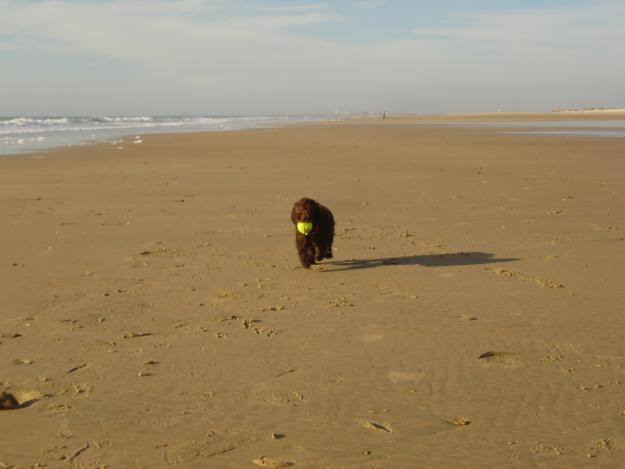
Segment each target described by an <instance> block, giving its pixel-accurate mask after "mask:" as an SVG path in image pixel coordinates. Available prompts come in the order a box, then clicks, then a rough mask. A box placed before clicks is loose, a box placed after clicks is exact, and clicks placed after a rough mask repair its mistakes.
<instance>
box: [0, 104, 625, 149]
mask: <svg viewBox="0 0 625 469" xmlns="http://www.w3.org/2000/svg"><path fill="white" fill-rule="evenodd" d="M621 120H625V109H612V110H602V111H594V110H588V111H584V110H581V111H552V112H548V113H535V112H501V113H470V114H423V115H417V114H406V115H404V114H397V115H390V116H388V117H387V118H386V119H382V118H381V116H374V115H367V116H358V115H341V116H340V118H338V119H330V118H328V119H321V120H294V121H290V122H282V123H278V124H274V125H269V126H259V127H250V128H235V129H215V130H191V131H178V132H176V131H172V132H165V131H163V132H160V131H159V132H139V131H135V132H129V133H128V134H124V135H118V136H110V137H106V138H103V139H102V140H96V141H85V142H82V143H74V144H71V145H67V146H58V147H52V148H45V149H39V150H37V149H35V150H32V151H23V152H17V153H6V154H0V158H3V157H19V156H25V157H33V156H41V157H46V156H47V155H48V154H50V153H51V152H56V151H61V152H62V151H64V150H67V149H71V148H73V147H77V146H78V147H89V146H99V145H109V144H110V145H114V146H119V145H128V144H132V143H141V142H137V141H136V140H137V139H139V140H140V139H141V138H142V137H145V136H154V135H190V134H205V133H214V132H218V133H219V132H239V131H246V130H262V129H267V130H270V129H280V128H289V127H298V126H308V125H313V126H318V125H320V126H324V125H338V124H343V125H350V124H360V123H363V122H367V123H375V124H382V125H394V124H395V125H399V124H410V123H415V124H427V123H432V124H433V125H436V124H441V125H445V124H448V123H462V122H466V123H467V124H468V123H473V124H479V123H483V124H484V129H486V130H488V129H490V130H494V128H492V127H489V126H488V124H494V123H498V122H500V123H511V124H512V123H519V124H520V125H519V128H524V127H523V124H524V123H528V122H534V121H535V122H546V123H547V122H557V121H563V122H571V123H574V122H579V121H621ZM133 136H134V137H133ZM133 138H134V141H131V140H132V139H133Z"/></svg>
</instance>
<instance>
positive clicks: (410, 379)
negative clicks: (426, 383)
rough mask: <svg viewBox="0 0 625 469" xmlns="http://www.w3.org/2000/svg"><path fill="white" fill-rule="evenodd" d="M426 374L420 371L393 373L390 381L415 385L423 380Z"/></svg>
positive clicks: (390, 374) (390, 375)
mask: <svg viewBox="0 0 625 469" xmlns="http://www.w3.org/2000/svg"><path fill="white" fill-rule="evenodd" d="M423 374H424V372H423V371H422V370H419V371H391V372H389V374H388V379H389V381H390V382H391V383H408V384H414V383H416V382H418V381H421V380H422V379H423Z"/></svg>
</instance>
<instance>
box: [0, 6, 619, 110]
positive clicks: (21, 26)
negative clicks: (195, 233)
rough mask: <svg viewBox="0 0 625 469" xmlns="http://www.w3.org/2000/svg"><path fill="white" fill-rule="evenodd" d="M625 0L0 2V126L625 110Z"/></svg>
mask: <svg viewBox="0 0 625 469" xmlns="http://www.w3.org/2000/svg"><path fill="white" fill-rule="evenodd" d="M624 18H625V0H594V1H589V0H571V1H563V0H544V1H538V0H523V1H509V0H466V1H460V0H439V1H436V2H434V1H422V0H413V1H408V0H406V1H402V0H395V1H393V0H327V1H323V0H319V1H303V0H300V1H296V0H294V1H287V0H265V1H261V0H110V1H107V0H100V1H96V0H0V116H52V115H55V116H59V115H268V114H280V113H320V114H329V113H334V112H335V111H338V112H382V111H384V110H386V111H387V112H388V113H419V114H421V113H452V112H490V111H550V110H553V109H560V108H586V107H625V20H624Z"/></svg>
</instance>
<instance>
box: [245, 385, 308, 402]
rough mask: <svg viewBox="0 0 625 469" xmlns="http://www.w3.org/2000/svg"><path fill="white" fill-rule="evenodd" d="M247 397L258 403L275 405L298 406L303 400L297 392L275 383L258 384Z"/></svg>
mask: <svg viewBox="0 0 625 469" xmlns="http://www.w3.org/2000/svg"><path fill="white" fill-rule="evenodd" d="M247 398H248V399H252V400H254V401H256V402H258V403H259V404H267V405H277V406H283V405H287V406H298V405H300V404H301V403H302V402H303V401H304V396H303V395H302V394H300V393H299V392H297V391H291V390H285V389H282V388H281V387H280V386H279V385H277V384H273V385H267V384H258V385H256V386H254V388H252V390H251V392H250V394H249V395H248V396H247Z"/></svg>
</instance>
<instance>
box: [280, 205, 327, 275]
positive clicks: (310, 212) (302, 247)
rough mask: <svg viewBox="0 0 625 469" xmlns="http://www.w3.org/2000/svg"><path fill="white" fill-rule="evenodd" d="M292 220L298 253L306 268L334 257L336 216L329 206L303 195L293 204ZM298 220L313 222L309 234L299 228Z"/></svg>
mask: <svg viewBox="0 0 625 469" xmlns="http://www.w3.org/2000/svg"><path fill="white" fill-rule="evenodd" d="M291 221H292V222H293V224H294V225H295V227H296V228H295V246H297V254H298V255H299V260H300V261H301V262H302V265H303V266H304V267H305V268H308V267H310V266H311V265H312V264H314V263H315V261H316V262H319V261H321V260H323V259H324V258H325V259H331V258H332V241H333V239H334V217H333V216H332V212H330V210H329V209H328V208H327V207H324V206H323V205H321V204H320V203H318V202H316V201H315V200H313V199H309V198H307V197H303V198H301V199H299V200H298V201H297V202H295V205H293V210H291ZM298 222H311V223H312V225H313V230H312V231H311V232H310V233H308V235H303V234H302V233H300V232H299V231H298V230H297V223H298Z"/></svg>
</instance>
